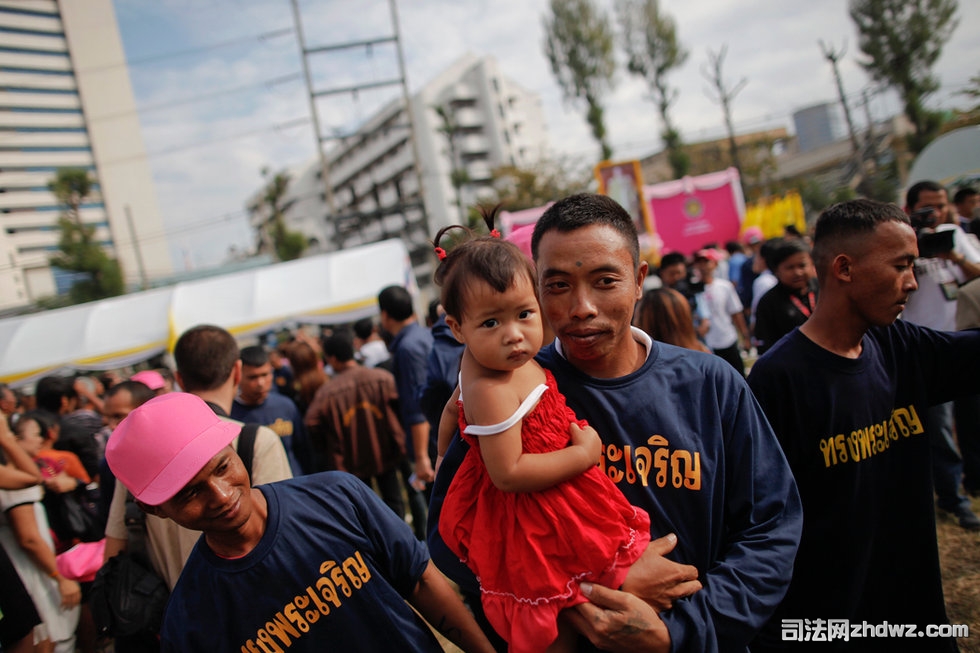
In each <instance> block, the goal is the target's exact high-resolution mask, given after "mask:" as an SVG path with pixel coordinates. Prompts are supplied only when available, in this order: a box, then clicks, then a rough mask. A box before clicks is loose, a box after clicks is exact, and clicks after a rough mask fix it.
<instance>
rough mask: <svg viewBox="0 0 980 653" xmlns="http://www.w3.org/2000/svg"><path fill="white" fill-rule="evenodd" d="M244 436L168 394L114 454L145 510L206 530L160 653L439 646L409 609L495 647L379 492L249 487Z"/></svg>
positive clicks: (174, 600)
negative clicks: (237, 444) (238, 447)
mask: <svg viewBox="0 0 980 653" xmlns="http://www.w3.org/2000/svg"><path fill="white" fill-rule="evenodd" d="M238 432H239V428H238V427H237V426H235V425H234V424H231V423H229V422H227V421H224V420H222V419H220V418H219V417H217V416H216V415H215V414H214V413H213V412H212V411H211V409H210V408H208V406H207V405H206V404H205V403H204V402H203V401H202V400H201V399H200V398H198V397H195V396H193V395H190V394H184V393H171V394H167V395H163V396H161V397H156V398H154V399H152V400H150V401H149V402H147V403H146V404H143V405H142V406H140V407H139V408H137V409H136V410H134V411H133V412H132V413H130V414H129V416H127V417H126V419H124V420H123V421H122V423H120V425H119V427H118V428H117V429H116V431H115V432H114V433H113V437H112V439H111V440H110V442H109V445H108V447H107V448H106V459H107V460H108V462H109V466H110V467H111V468H112V470H113V472H114V473H115V474H116V477H117V479H118V480H119V481H121V482H122V483H123V484H124V485H125V486H126V487H127V488H128V489H129V490H130V492H132V493H133V496H134V497H135V498H136V500H137V502H138V503H139V505H140V507H141V508H142V509H143V510H144V511H145V512H147V513H148V514H152V515H156V516H158V517H165V518H169V519H171V520H173V521H175V522H177V523H178V524H180V525H181V526H183V527H185V528H189V529H195V530H200V531H203V537H202V538H201V539H200V540H198V542H197V545H196V546H195V547H194V550H193V551H192V553H191V556H190V558H188V560H187V564H186V566H185V568H184V573H183V574H182V575H181V577H180V580H179V581H178V582H177V585H176V587H175V588H174V590H173V594H172V595H171V598H170V603H169V604H168V606H167V612H166V614H165V616H164V623H163V627H162V629H161V647H162V650H163V651H180V652H189V651H190V652H193V651H207V652H208V653H211V652H213V651H238V650H241V651H260V650H262V651H269V650H282V649H285V648H289V650H290V651H321V650H325V648H326V647H329V648H331V649H334V650H362V651H390V650H404V651H442V647H441V646H440V644H439V642H438V641H437V640H436V638H435V636H434V635H433V634H432V632H431V630H430V629H429V628H428V626H427V625H426V624H425V623H424V622H423V621H422V620H421V619H420V618H419V617H418V615H417V614H416V613H415V612H414V611H413V610H412V608H411V607H409V606H408V605H407V604H406V601H408V603H410V604H411V605H412V606H414V607H415V608H416V609H417V610H418V611H419V613H420V614H421V615H422V616H423V617H425V618H426V619H428V620H429V621H430V622H431V623H433V624H436V626H437V627H438V628H439V629H440V631H442V633H443V634H444V635H445V636H446V637H448V638H449V639H451V640H453V641H454V642H455V643H456V644H458V645H459V646H461V647H462V648H463V649H464V650H468V651H492V650H493V649H492V647H491V646H490V643H489V642H488V641H487V639H486V638H485V636H484V635H483V633H482V632H481V631H480V629H479V627H478V626H477V625H476V622H475V621H474V620H473V617H472V616H471V615H470V614H469V612H468V611H467V610H466V608H465V606H464V605H463V603H462V601H461V600H460V599H459V597H458V596H457V595H456V593H455V592H454V590H453V589H452V588H451V587H450V586H449V584H448V583H447V582H446V580H445V579H444V578H443V576H442V575H441V574H440V573H439V571H438V570H437V569H436V568H435V566H433V565H432V563H431V562H430V560H429V554H428V551H427V549H426V547H425V545H424V544H423V543H421V542H419V541H418V540H416V538H415V536H414V534H413V533H412V530H411V528H409V526H408V525H407V524H406V523H405V522H404V521H403V520H400V519H398V517H397V516H396V515H395V514H394V513H393V512H392V511H391V510H390V509H389V508H388V507H387V506H385V504H384V503H382V502H381V500H380V499H379V498H378V497H377V496H376V495H375V494H374V493H373V492H372V491H371V489H370V488H368V487H367V486H366V485H364V483H362V482H361V481H359V480H358V479H357V478H355V477H353V476H351V475H349V474H346V473H343V472H325V473H322V474H314V475H310V476H304V477H301V478H296V479H292V480H289V481H281V482H278V483H270V484H267V485H262V486H259V487H255V488H252V487H250V485H249V477H248V473H247V472H246V470H245V467H244V465H243V464H242V461H241V459H240V458H239V457H238V454H237V453H236V452H235V450H234V448H232V446H231V442H232V440H233V439H234V438H235V436H237V435H238Z"/></svg>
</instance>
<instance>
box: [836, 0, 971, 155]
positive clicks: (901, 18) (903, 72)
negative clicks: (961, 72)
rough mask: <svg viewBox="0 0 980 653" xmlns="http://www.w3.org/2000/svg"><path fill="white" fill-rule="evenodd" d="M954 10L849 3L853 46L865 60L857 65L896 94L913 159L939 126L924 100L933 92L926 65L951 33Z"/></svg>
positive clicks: (948, 5)
mask: <svg viewBox="0 0 980 653" xmlns="http://www.w3.org/2000/svg"><path fill="white" fill-rule="evenodd" d="M956 8H957V3H956V0H850V5H849V13H850V15H851V20H853V21H854V24H855V25H856V26H857V30H858V39H859V40H858V45H859V46H860V48H861V52H863V53H864V54H865V55H866V56H867V57H868V59H867V60H866V61H862V62H861V65H862V66H863V67H864V69H865V70H867V71H868V73H869V74H870V75H871V77H872V78H873V79H874V80H875V81H878V82H882V83H884V84H886V85H888V86H890V87H892V88H894V89H895V90H896V91H897V92H898V94H899V97H900V98H901V100H902V103H903V104H904V110H905V116H906V117H907V118H908V119H909V122H911V123H912V127H913V128H914V131H913V133H911V134H909V136H908V145H909V150H910V152H911V153H912V154H913V155H915V154H918V153H919V152H921V151H922V149H923V148H924V147H925V146H926V145H928V144H929V142H930V141H931V140H932V139H933V138H935V136H936V134H937V133H938V132H939V129H940V127H941V126H942V115H941V114H939V113H937V112H935V111H929V110H928V109H927V108H926V106H925V100H926V98H928V97H929V96H930V95H931V94H933V93H935V92H936V91H937V90H938V89H939V80H938V79H936V77H935V76H934V75H933V74H932V67H933V65H934V64H935V63H936V60H937V59H939V55H940V54H941V53H942V50H943V44H944V43H945V42H946V41H947V40H948V39H949V37H950V35H951V34H952V33H953V30H954V29H956V25H957V23H958V20H957V19H956V18H955V17H954V15H955V13H956Z"/></svg>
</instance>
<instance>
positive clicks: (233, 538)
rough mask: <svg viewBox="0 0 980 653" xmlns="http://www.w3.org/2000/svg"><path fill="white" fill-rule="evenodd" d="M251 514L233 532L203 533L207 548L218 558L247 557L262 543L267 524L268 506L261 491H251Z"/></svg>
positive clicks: (253, 489)
mask: <svg viewBox="0 0 980 653" xmlns="http://www.w3.org/2000/svg"><path fill="white" fill-rule="evenodd" d="M251 494H252V496H251V503H252V514H251V515H249V518H248V521H247V522H245V523H244V524H242V526H241V527H240V528H238V529H236V530H234V531H230V532H224V531H221V532H214V533H211V532H209V533H205V534H204V539H205V541H207V543H208V547H209V548H210V549H211V551H212V552H214V554H215V555H216V556H218V557H219V558H225V559H235V558H241V557H243V556H246V555H248V554H249V553H251V552H252V550H253V549H254V548H255V547H256V546H258V544H259V542H260V541H262V536H263V535H265V529H266V525H267V524H268V522H269V504H268V502H267V501H266V500H265V495H264V494H262V490H259V489H256V488H252V489H251Z"/></svg>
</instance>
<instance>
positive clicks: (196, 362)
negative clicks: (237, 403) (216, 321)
mask: <svg viewBox="0 0 980 653" xmlns="http://www.w3.org/2000/svg"><path fill="white" fill-rule="evenodd" d="M174 360H175V361H176V363H177V372H179V373H180V378H181V381H182V384H181V385H182V388H183V389H184V390H186V391H187V392H201V391H206V390H214V389H215V388H218V387H220V386H221V384H222V383H224V382H225V381H227V380H228V377H229V376H231V373H232V370H234V368H235V363H237V362H238V343H236V342H235V339H234V338H233V337H232V335H231V334H230V333H228V332H227V331H225V330H224V329H222V328H221V327H219V326H214V325H211V324H199V325H198V326H195V327H191V328H190V329H188V330H187V331H185V332H184V333H183V334H182V335H181V336H180V338H178V339H177V345H176V346H175V347H174Z"/></svg>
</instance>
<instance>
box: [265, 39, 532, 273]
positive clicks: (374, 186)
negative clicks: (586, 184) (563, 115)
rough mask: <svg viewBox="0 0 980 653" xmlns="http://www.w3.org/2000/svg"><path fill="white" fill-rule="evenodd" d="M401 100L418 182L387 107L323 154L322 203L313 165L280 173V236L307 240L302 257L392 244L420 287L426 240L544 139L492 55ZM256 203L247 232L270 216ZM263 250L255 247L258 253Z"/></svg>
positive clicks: (524, 98)
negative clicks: (286, 233) (400, 248)
mask: <svg viewBox="0 0 980 653" xmlns="http://www.w3.org/2000/svg"><path fill="white" fill-rule="evenodd" d="M410 102H411V118H412V121H413V125H414V128H415V129H414V134H415V145H414V147H415V149H416V150H417V151H418V159H419V168H420V170H421V183H419V182H420V180H419V176H418V175H417V174H416V168H415V165H414V160H413V144H412V142H411V133H410V130H408V129H407V124H408V116H407V115H406V112H405V103H404V102H403V101H402V100H401V99H396V100H393V101H391V102H389V103H388V104H387V105H386V106H384V107H383V108H381V109H380V110H379V111H378V112H376V113H375V114H374V115H373V116H371V117H370V118H368V119H367V120H366V121H365V122H364V124H363V125H362V126H361V127H360V128H359V129H358V130H357V131H356V133H355V134H353V135H351V136H348V137H347V138H345V139H343V140H341V141H339V142H337V143H336V145H335V146H334V147H332V148H330V149H329V150H328V151H327V154H326V158H327V161H328V168H329V172H328V178H329V180H330V188H331V195H332V197H331V198H328V197H327V191H326V188H325V187H324V185H323V183H322V182H321V170H320V163H319V160H313V161H310V162H308V163H306V164H303V165H300V166H297V167H295V168H293V169H290V170H288V171H286V173H287V174H288V175H289V177H290V179H291V181H290V185H289V188H288V191H287V193H286V196H285V198H284V200H283V202H282V203H281V206H282V207H283V208H284V218H285V222H286V226H287V228H289V229H292V230H298V231H301V232H302V233H303V234H305V235H306V236H307V238H308V241H309V243H310V248H309V249H308V250H307V253H317V252H325V251H332V250H335V249H342V248H344V247H353V246H356V245H360V244H364V243H370V242H375V241H378V240H382V239H385V238H391V237H401V238H402V239H404V240H405V241H406V244H407V246H408V249H409V252H410V253H411V256H412V262H413V266H414V268H415V272H416V276H417V277H418V280H419V284H420V285H421V286H423V287H426V286H427V285H428V284H429V279H430V277H431V272H432V270H431V265H432V260H433V256H432V252H431V245H430V244H429V241H430V240H431V239H432V237H433V236H434V235H435V233H436V232H437V231H438V230H439V229H440V228H442V227H444V226H447V225H449V224H458V223H460V222H465V217H461V211H460V207H459V205H460V204H461V205H462V207H463V209H464V211H465V209H466V207H469V206H471V205H473V204H474V203H475V202H476V201H477V200H478V199H479V198H480V196H481V194H485V193H486V191H487V189H488V188H490V185H491V171H492V170H493V169H494V168H497V167H499V166H504V165H516V166H522V167H524V166H528V165H531V164H534V163H535V162H537V161H538V160H540V159H541V157H542V156H543V155H544V154H545V148H546V144H547V136H546V132H545V123H544V113H543V110H542V108H541V101H540V97H539V96H538V95H537V94H536V93H532V92H530V91H527V90H525V89H523V88H521V87H520V86H519V85H518V84H517V83H516V82H514V81H512V80H510V79H507V78H505V77H504V76H503V75H502V74H501V72H500V70H499V68H498V66H497V62H496V60H495V59H493V58H492V57H483V58H480V57H476V56H475V55H472V54H470V55H466V56H464V57H462V58H461V59H459V60H457V61H456V62H455V63H453V64H452V65H451V66H450V67H449V68H447V69H446V70H445V71H443V72H442V73H440V74H439V75H438V76H436V77H435V79H433V80H431V81H430V82H428V83H427V84H426V85H425V86H424V87H423V88H422V89H421V90H420V91H418V92H417V93H415V94H414V95H412V96H411V98H410ZM437 108H438V109H437ZM440 111H441V113H442V115H440ZM450 135H451V137H452V144H451V145H450V138H449V136H450ZM454 180H455V181H456V182H457V184H458V185H459V188H458V192H459V196H458V197H457V186H456V185H454ZM262 195H263V193H261V192H260V193H258V194H256V195H255V196H254V197H253V198H252V199H251V200H250V201H249V207H250V211H251V218H250V219H251V224H252V226H253V227H254V228H256V230H257V231H259V230H261V229H262V228H263V226H264V225H268V224H269V222H270V218H271V211H270V210H269V208H268V207H267V206H263V204H262ZM331 199H332V204H333V210H332V211H331V210H330V207H329V204H330V200H331ZM423 207H424V212H423V210H422V209H423ZM268 247H269V244H268V239H260V242H259V247H258V249H259V251H263V250H267V249H268Z"/></svg>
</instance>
